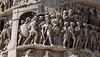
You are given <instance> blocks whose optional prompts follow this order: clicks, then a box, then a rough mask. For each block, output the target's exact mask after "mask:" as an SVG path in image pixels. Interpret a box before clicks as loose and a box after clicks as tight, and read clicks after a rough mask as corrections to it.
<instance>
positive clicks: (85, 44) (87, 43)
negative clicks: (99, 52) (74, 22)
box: [85, 39, 88, 48]
mask: <svg viewBox="0 0 100 57" xmlns="http://www.w3.org/2000/svg"><path fill="white" fill-rule="evenodd" d="M87 44H88V39H86V43H85V48H87Z"/></svg>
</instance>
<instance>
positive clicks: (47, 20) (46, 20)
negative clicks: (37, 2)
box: [45, 15, 50, 23]
mask: <svg viewBox="0 0 100 57" xmlns="http://www.w3.org/2000/svg"><path fill="white" fill-rule="evenodd" d="M49 18H50V17H49V15H45V22H46V23H49V21H50V19H49Z"/></svg>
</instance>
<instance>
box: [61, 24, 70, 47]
mask: <svg viewBox="0 0 100 57" xmlns="http://www.w3.org/2000/svg"><path fill="white" fill-rule="evenodd" d="M68 26H69V23H68V22H64V27H63V30H62V31H61V32H63V33H64V35H63V39H64V41H63V46H64V47H65V46H66V42H67V47H68V48H69V45H70V37H69V36H70V34H69V31H68Z"/></svg>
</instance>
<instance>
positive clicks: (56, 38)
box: [52, 19, 61, 46]
mask: <svg viewBox="0 0 100 57" xmlns="http://www.w3.org/2000/svg"><path fill="white" fill-rule="evenodd" d="M53 22H54V24H53V27H52V31H53V33H54V34H53V36H54V44H55V45H57V46H59V45H60V43H61V42H60V41H61V40H60V28H59V26H58V25H59V21H58V19H54V20H53Z"/></svg>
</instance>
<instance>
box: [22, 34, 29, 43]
mask: <svg viewBox="0 0 100 57" xmlns="http://www.w3.org/2000/svg"><path fill="white" fill-rule="evenodd" d="M30 38H31V34H30V35H29V37H28V38H27V39H26V40H25V42H24V43H23V45H25V44H26V43H27V42H28V41H29V39H30Z"/></svg>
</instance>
